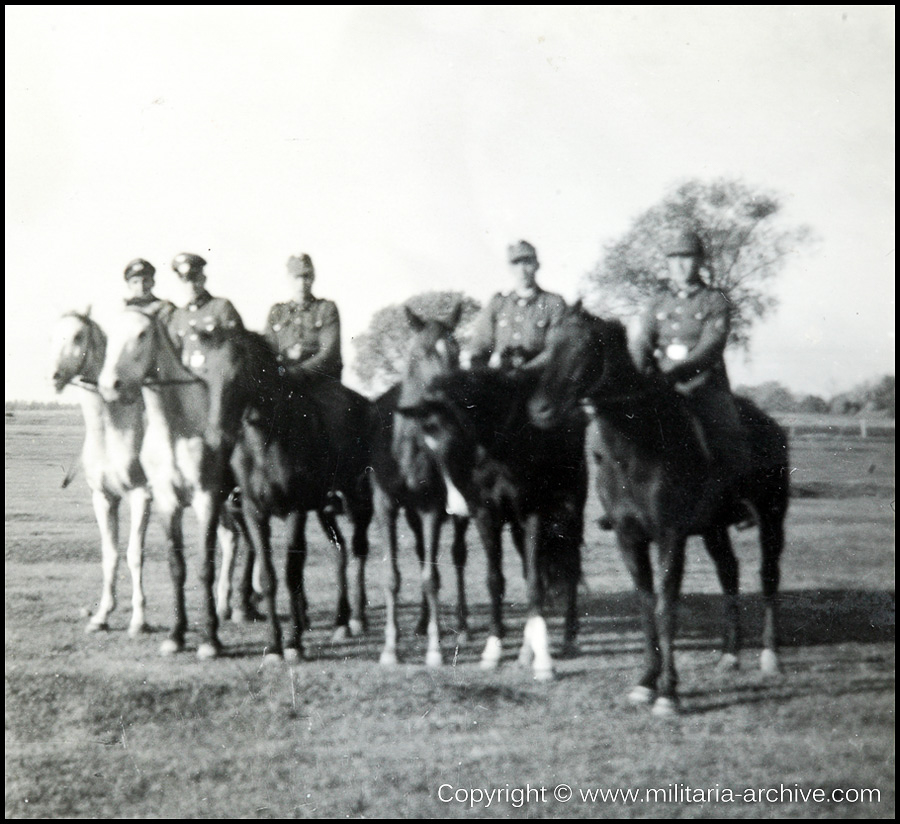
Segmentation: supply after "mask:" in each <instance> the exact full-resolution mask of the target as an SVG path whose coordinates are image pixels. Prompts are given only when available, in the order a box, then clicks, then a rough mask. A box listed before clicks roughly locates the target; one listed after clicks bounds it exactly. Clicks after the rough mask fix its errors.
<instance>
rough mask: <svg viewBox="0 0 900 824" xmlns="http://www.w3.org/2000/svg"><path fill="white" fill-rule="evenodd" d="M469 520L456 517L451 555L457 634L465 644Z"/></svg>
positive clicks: (459, 641) (467, 627)
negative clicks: (454, 575)
mask: <svg viewBox="0 0 900 824" xmlns="http://www.w3.org/2000/svg"><path fill="white" fill-rule="evenodd" d="M468 526H469V520H468V518H461V517H459V516H454V518H453V544H452V546H451V548H450V553H451V555H452V557H453V567H454V569H455V570H456V633H457V639H456V640H457V642H458V643H460V644H465V643H467V642H468V640H469V606H468V604H467V602H466V560H467V556H468V554H469V550H468V547H467V546H466V529H468Z"/></svg>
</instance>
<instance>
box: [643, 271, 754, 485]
mask: <svg viewBox="0 0 900 824" xmlns="http://www.w3.org/2000/svg"><path fill="white" fill-rule="evenodd" d="M730 327H731V309H730V306H729V303H728V300H727V299H726V297H725V296H724V295H723V294H722V293H721V292H720V291H719V290H717V289H711V288H710V287H709V286H707V285H706V284H705V283H703V282H702V281H701V282H698V283H691V284H689V285H687V286H685V287H684V288H682V289H680V290H679V291H678V292H675V293H670V294H668V295H665V296H663V297H661V298H659V299H657V300H656V301H655V302H654V303H653V304H652V305H651V306H650V308H649V310H648V311H647V312H646V313H645V314H644V316H643V318H642V319H641V323H640V327H639V331H638V333H637V334H636V335H635V338H634V341H633V344H632V347H631V348H632V355H633V357H634V360H635V363H636V364H637V366H638V367H639V368H641V369H643V370H647V369H650V368H654V366H655V368H656V369H658V370H659V371H660V372H662V373H663V374H664V375H666V377H668V378H669V380H670V381H672V384H673V386H674V387H675V389H676V390H677V391H678V392H680V393H681V394H682V395H684V396H685V397H686V398H687V399H688V401H689V403H690V406H691V408H692V409H693V410H694V411H695V412H696V414H697V416H698V417H699V418H700V421H701V423H702V424H703V427H704V431H705V434H706V437H707V441H708V446H709V448H710V450H711V451H712V453H713V455H712V457H713V459H714V460H717V461H721V462H722V463H723V465H724V467H725V468H726V469H727V470H729V471H735V472H740V471H741V469H743V468H744V466H745V463H746V460H747V457H748V454H747V445H746V437H745V434H744V431H743V427H742V426H741V422H740V418H739V416H738V411H737V407H736V405H735V402H734V397H733V395H732V394H731V387H730V385H729V382H728V374H727V372H726V370H725V358H724V353H725V345H726V343H727V342H728V332H729V329H730Z"/></svg>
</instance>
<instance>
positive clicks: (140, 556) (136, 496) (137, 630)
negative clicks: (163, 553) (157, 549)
mask: <svg viewBox="0 0 900 824" xmlns="http://www.w3.org/2000/svg"><path fill="white" fill-rule="evenodd" d="M128 499H129V504H130V508H131V528H130V534H129V536H128V549H127V551H126V560H127V561H128V569H129V571H130V572H131V624H130V625H129V627H128V634H129V635H131V636H132V637H135V636H138V635H140V634H141V633H144V632H149V631H150V628H149V627H148V626H147V621H146V618H145V615H144V609H145V607H146V604H147V602H146V599H145V598H144V584H143V570H144V541H145V538H146V537H147V525H148V524H149V523H150V504H151V502H152V501H153V496H152V495H151V494H150V491H149V490H148V489H147V487H145V486H139V487H137V488H136V489H133V490H131V492H130V493H129V495H128Z"/></svg>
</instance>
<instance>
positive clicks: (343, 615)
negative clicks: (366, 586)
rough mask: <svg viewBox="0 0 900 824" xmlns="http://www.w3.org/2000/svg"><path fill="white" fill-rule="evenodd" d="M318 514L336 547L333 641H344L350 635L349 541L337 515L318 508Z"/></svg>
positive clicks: (326, 532) (333, 545)
mask: <svg viewBox="0 0 900 824" xmlns="http://www.w3.org/2000/svg"><path fill="white" fill-rule="evenodd" d="M316 514H317V515H318V517H319V523H320V524H321V525H322V529H323V530H324V532H325V534H326V535H327V536H328V537H329V539H330V540H331V545H332V547H333V548H334V562H335V578H336V580H337V589H338V594H337V606H336V608H335V614H334V632H333V633H332V636H331V637H332V640H333V641H344V640H346V639H347V638H348V637H349V636H350V628H349V626H348V624H349V622H350V595H349V592H350V588H349V586H348V584H347V542H346V540H344V534H343V533H342V532H341V528H340V527H339V526H338V522H337V516H336V515H334V514H332V513H330V512H325V511H324V510H321V509H320V510H318V511H317V512H316Z"/></svg>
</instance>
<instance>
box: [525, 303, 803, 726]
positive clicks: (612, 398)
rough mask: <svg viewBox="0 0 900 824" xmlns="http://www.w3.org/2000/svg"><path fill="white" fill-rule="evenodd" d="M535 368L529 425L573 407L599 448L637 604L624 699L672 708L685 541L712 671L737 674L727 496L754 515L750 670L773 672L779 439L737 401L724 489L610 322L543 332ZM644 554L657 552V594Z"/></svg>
mask: <svg viewBox="0 0 900 824" xmlns="http://www.w3.org/2000/svg"><path fill="white" fill-rule="evenodd" d="M547 358H548V366H547V369H546V370H545V372H544V374H543V378H542V381H541V384H540V386H539V387H538V390H537V391H536V393H535V394H534V396H533V397H532V400H531V404H530V407H531V417H532V420H534V421H535V422H536V423H537V424H538V425H541V426H554V425H556V421H557V420H558V418H559V416H566V415H569V414H570V413H571V410H572V409H573V408H575V407H576V406H577V405H578V404H579V403H580V402H582V401H586V402H587V403H588V404H589V405H590V407H591V408H592V410H593V416H594V418H595V422H596V427H597V435H598V439H599V440H598V448H597V449H596V450H595V456H596V459H597V484H598V490H599V493H600V498H601V500H602V502H603V505H604V507H605V510H606V513H607V516H608V518H609V519H610V521H611V523H612V525H613V528H614V529H615V533H616V538H617V541H618V544H619V548H620V550H621V553H622V557H623V559H624V561H625V565H626V566H627V567H628V571H629V572H630V573H631V576H632V579H633V580H634V584H635V587H636V588H637V591H638V594H639V599H640V606H641V617H642V623H643V627H644V633H645V638H646V652H645V658H646V663H645V669H644V673H643V675H642V676H641V678H640V680H639V682H638V685H637V686H636V687H635V688H634V689H633V690H632V692H631V693H630V696H629V697H630V700H632V702H634V703H651V702H653V703H654V713H656V714H659V715H665V714H670V713H672V712H675V711H676V710H677V691H676V684H677V676H676V672H675V661H674V651H673V645H674V639H675V630H676V625H675V624H676V616H675V612H676V604H677V601H678V598H679V594H680V591H681V584H682V575H683V572H684V559H685V543H686V540H687V538H688V536H690V535H701V536H702V537H703V540H704V542H705V544H706V548H707V551H708V552H709V554H710V556H711V557H712V559H713V562H714V563H715V566H716V572H717V573H718V577H719V581H720V583H721V585H722V588H723V590H724V592H725V619H726V620H725V639H724V656H723V662H724V663H726V664H728V665H731V666H736V665H737V660H738V659H737V656H738V651H739V647H740V634H739V626H738V600H737V599H738V562H737V558H736V557H735V554H734V550H733V549H732V546H731V541H730V540H729V537H728V526H729V525H730V524H733V523H735V522H736V521H737V520H739V512H740V509H739V507H738V506H736V502H737V500H738V498H739V497H740V498H746V499H749V500H750V501H752V502H753V504H754V505H755V507H756V509H757V511H758V513H759V519H760V523H759V529H760V541H761V544H762V567H761V571H760V575H761V579H762V591H763V598H764V601H765V623H764V630H763V651H762V656H761V666H762V668H763V670H764V671H767V672H773V671H777V668H778V658H777V648H778V621H777V595H778V587H779V582H780V572H779V563H780V558H781V552H782V548H783V546H784V519H785V515H786V512H787V507H788V491H789V490H788V477H789V469H788V451H787V438H786V436H785V433H784V431H783V430H782V429H781V428H780V427H779V426H778V424H776V423H775V422H774V421H773V420H772V419H771V418H769V417H768V416H766V415H765V414H763V413H762V412H761V411H760V410H759V409H757V408H756V407H755V406H754V405H753V404H751V403H750V402H749V401H747V400H744V399H741V398H738V403H739V409H740V414H741V418H742V421H743V423H744V426H745V427H746V428H747V432H748V435H749V437H748V441H749V442H750V444H751V452H752V464H751V465H750V466H748V467H747V471H746V473H745V474H744V475H743V476H742V478H741V480H740V481H739V482H735V485H731V486H728V485H724V484H722V482H721V481H720V480H718V479H713V478H712V477H711V474H710V471H709V460H708V458H707V456H706V452H705V450H704V447H703V445H702V444H701V442H700V439H699V436H698V434H697V429H696V425H695V422H694V420H693V418H692V415H691V413H690V411H689V409H688V406H687V403H686V401H685V399H684V398H683V397H682V396H680V395H679V394H678V393H676V392H675V391H674V389H671V388H670V387H669V386H668V385H667V384H666V383H665V382H664V381H663V379H662V378H661V377H660V376H655V375H649V376H648V375H644V374H642V373H640V372H639V371H638V370H637V369H636V368H635V366H634V364H633V362H632V360H631V358H630V356H629V353H628V348H627V339H626V333H625V328H624V327H623V326H622V325H621V324H620V323H618V322H616V321H606V320H601V319H599V318H596V317H594V316H593V315H591V314H590V313H588V312H586V311H585V310H583V309H582V308H581V307H580V305H579V306H575V307H573V308H572V309H571V310H570V312H569V314H568V315H567V316H566V318H565V320H564V321H563V323H562V324H560V326H558V327H557V328H556V329H554V330H552V331H551V332H550V333H549V335H548V341H547ZM711 483H715V484H721V485H720V486H719V487H717V490H716V491H718V493H719V494H718V495H716V494H713V495H710V494H709V490H708V485H709V484H711ZM701 502H712V503H711V504H709V505H707V506H702V504H701ZM651 544H656V546H657V549H658V561H659V562H658V565H657V575H658V579H659V594H658V595H657V594H656V592H655V591H654V584H653V565H652V563H651V556H650V545H651Z"/></svg>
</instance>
